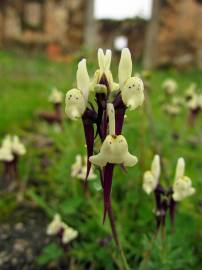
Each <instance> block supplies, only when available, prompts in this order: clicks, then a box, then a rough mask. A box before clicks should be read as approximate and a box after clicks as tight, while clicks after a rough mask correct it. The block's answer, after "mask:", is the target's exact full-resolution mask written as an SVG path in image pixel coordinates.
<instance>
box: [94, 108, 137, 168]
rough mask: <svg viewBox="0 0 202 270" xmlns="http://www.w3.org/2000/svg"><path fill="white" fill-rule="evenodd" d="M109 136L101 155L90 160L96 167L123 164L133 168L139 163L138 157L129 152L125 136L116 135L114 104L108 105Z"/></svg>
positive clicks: (101, 149) (102, 147)
mask: <svg viewBox="0 0 202 270" xmlns="http://www.w3.org/2000/svg"><path fill="white" fill-rule="evenodd" d="M107 112H108V116H109V135H107V137H106V138H105V140H104V142H103V144H102V146H101V148H100V153H99V154H97V155H94V156H91V157H90V158H89V160H90V162H92V163H93V164H94V165H97V166H100V167H104V166H106V164H107V163H112V164H123V165H124V166H126V167H127V166H128V167H132V166H134V165H135V164H136V163H137V157H136V156H133V155H131V154H130V153H129V152H128V143H127V141H126V139H125V138H124V136H122V135H118V136H117V135H115V115H114V107H113V104H111V103H108V105H107Z"/></svg>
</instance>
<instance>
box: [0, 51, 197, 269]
mask: <svg viewBox="0 0 202 270" xmlns="http://www.w3.org/2000/svg"><path fill="white" fill-rule="evenodd" d="M0 60H1V61H0V139H2V138H3V136H4V135H5V134H7V133H11V134H19V135H20V136H21V137H22V138H23V140H24V141H25V143H26V146H27V155H26V156H24V157H23V158H22V160H21V162H20V172H21V176H22V179H23V181H25V182H26V185H27V188H26V199H27V200H34V201H35V203H37V205H38V206H39V207H40V208H42V209H43V210H44V211H45V213H46V214H47V219H49V218H50V219H51V215H52V214H53V213H55V212H60V213H61V215H62V217H63V219H64V220H65V221H66V222H67V223H68V224H69V225H71V226H73V227H74V228H76V229H77V230H78V231H79V239H78V240H77V241H75V242H74V243H73V245H72V248H71V249H70V253H69V255H68V256H70V257H71V258H73V257H74V258H75V268H73V269H76V270H77V269H89V268H88V265H89V264H91V267H92V269H107V270H108V269H109V270H111V269H117V268H119V269H121V268H120V267H119V264H120V260H119V256H118V254H117V253H116V249H115V246H114V244H113V242H112V241H111V242H110V243H108V245H106V246H105V247H104V248H103V247H101V246H100V245H99V240H100V239H102V238H103V237H106V235H108V234H110V228H109V224H108V223H107V224H105V225H104V226H103V225H102V222H101V219H102V194H101V192H98V191H96V190H95V189H94V188H93V183H90V192H91V195H90V196H89V197H88V198H86V197H85V195H84V192H83V189H82V187H81V183H80V182H79V180H75V179H71V177H70V167H71V165H72V163H73V162H74V158H75V155H76V154H78V153H83V154H84V153H85V147H84V136H83V132H82V125H81V123H80V121H76V122H70V121H68V120H65V123H64V129H63V130H62V131H60V132H57V129H56V128H55V127H53V126H48V125H47V124H44V123H42V122H40V121H39V120H38V118H37V112H38V111H43V110H51V104H49V102H48V95H49V92H50V89H51V88H52V87H53V86H56V87H57V88H58V89H60V90H62V91H63V92H64V93H65V92H66V91H67V90H68V89H70V88H71V87H73V86H75V77H76V76H75V71H76V63H54V62H51V61H48V60H47V59H45V58H44V57H42V56H38V57H35V58H34V57H29V56H23V55H20V56H19V55H17V54H15V53H8V52H0ZM95 64H96V63H90V73H91V75H93V73H92V72H93V70H94V69H93V68H94V67H96V66H95ZM134 68H135V67H134ZM135 69H136V68H135ZM113 70H114V71H115V72H116V73H117V70H116V66H113ZM138 70H140V67H139V66H138V67H137V70H135V71H138ZM167 77H173V78H175V79H176V80H177V82H178V84H179V89H178V95H183V93H184V91H185V88H186V87H187V86H188V85H189V84H190V83H191V82H196V83H197V85H198V86H199V88H201V89H202V77H201V73H200V72H199V71H197V70H191V71H184V72H178V71H176V70H174V69H170V70H157V71H155V72H153V73H152V76H151V80H150V84H151V90H150V91H149V99H148V100H147V102H146V103H145V105H144V107H143V108H141V109H137V110H136V111H132V112H128V113H127V119H126V123H125V126H124V130H123V134H124V135H125V136H126V138H127V140H128V144H129V149H130V151H131V152H132V153H134V154H136V155H137V156H138V158H139V163H138V165H136V166H135V167H134V168H129V169H128V171H127V173H126V174H125V173H123V172H122V171H121V170H120V169H119V168H116V170H115V176H114V181H113V192H112V200H113V208H114V214H115V218H116V224H117V227H118V232H119V235H120V238H121V242H122V244H123V248H124V250H125V253H126V257H127V259H128V262H129V265H130V266H131V269H148V270H150V269H155V270H156V269H159V268H161V269H163V270H164V269H165V270H166V269H172V270H173V269H177V270H178V269H179V270H180V269H185V270H186V269H190V268H191V269H194V270H197V269H201V265H202V255H201V248H202V228H201V224H202V215H201V213H202V208H201V207H200V206H199V202H200V200H201V199H202V177H201V175H202V154H201V153H202V125H201V123H202V121H201V120H202V116H201V115H200V117H199V119H197V124H196V125H195V127H194V128H190V127H189V126H188V125H187V110H186V108H183V110H182V113H181V114H180V115H179V116H177V117H176V118H172V119H171V118H170V117H169V116H168V115H166V114H165V113H164V112H163V111H162V106H161V101H162V98H163V96H164V93H163V90H162V89H161V84H162V82H163V80H164V79H165V78H167ZM148 106H150V107H151V112H149V113H147V109H148ZM63 107H64V104H63ZM173 133H177V134H178V135H179V139H178V140H175V139H173V136H172V134H173ZM39 135H40V136H43V138H46V139H47V138H48V139H50V140H52V142H53V145H52V146H51V147H50V146H44V147H36V141H37V139H36V138H37V137H36V136H39ZM193 138H194V140H195V143H190V139H192V140H193ZM157 150H158V151H159V153H160V154H161V157H162V161H163V165H164V168H163V171H162V178H161V181H162V183H163V184H165V185H171V184H172V182H173V178H174V172H175V166H176V161H177V158H178V157H180V156H183V157H184V158H185V160H186V164H187V167H186V174H187V175H188V176H190V177H191V179H192V181H193V185H194V187H196V189H197V192H196V194H195V195H194V196H192V197H190V198H188V199H186V200H185V201H183V202H182V203H181V204H180V205H179V207H178V209H177V211H178V214H177V217H176V229H175V235H174V236H172V237H167V239H166V240H164V243H163V244H162V243H161V240H159V239H156V240H154V241H153V242H154V243H153V242H152V240H151V238H152V234H153V233H154V232H155V221H154V218H153V214H152V210H153V208H154V200H153V197H152V196H150V197H149V196H147V195H145V194H144V192H143V191H142V187H141V185H142V175H143V173H144V171H145V170H148V169H149V168H150V163H151V160H152V158H153V155H154V154H155V153H156V151H157ZM44 159H46V160H48V165H47V166H45V167H44V166H43V163H42V160H44ZM96 181H97V182H99V179H97V180H96ZM11 198H12V196H11V195H10V194H9V195H5V194H4V196H2V197H1V198H0V211H1V212H3V213H4V217H1V218H0V220H2V222H3V221H4V219H5V217H6V219H7V220H9V218H12V211H14V209H15V207H14V205H13V201H12V200H11ZM14 199H15V196H13V200H14ZM9 207H10V208H9ZM16 207H17V205H16ZM5 208H7V209H8V211H5ZM6 213H7V214H6ZM168 227H169V226H168ZM168 231H169V228H168ZM53 242H54V240H53ZM151 243H153V244H151ZM151 247H152V248H151ZM56 248H58V249H59V247H55V246H50V248H49V249H47V247H46V250H45V252H44V254H43V256H45V258H44V257H43V256H42V257H40V259H39V262H43V263H44V261H45V262H46V261H48V260H49V259H53V258H54V259H55V257H54V256H53V253H54V252H55V249H56ZM148 249H150V250H151V256H150V257H149V259H148V261H149V262H148V265H147V267H146V268H144V266H143V265H142V264H140V261H141V260H142V258H143V257H144V255H145V252H146V251H147V250H148ZM50 253H51V255H50ZM47 254H49V255H47ZM56 254H59V255H58V256H61V252H59V251H58V252H56Z"/></svg>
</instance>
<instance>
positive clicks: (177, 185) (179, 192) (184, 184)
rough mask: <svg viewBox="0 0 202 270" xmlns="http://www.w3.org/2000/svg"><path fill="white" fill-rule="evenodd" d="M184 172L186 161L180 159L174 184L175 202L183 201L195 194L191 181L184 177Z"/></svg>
mask: <svg viewBox="0 0 202 270" xmlns="http://www.w3.org/2000/svg"><path fill="white" fill-rule="evenodd" d="M184 171H185V161H184V159H183V158H179V159H178V162H177V167H176V174H175V181H174V184H173V199H174V200H175V201H181V200H183V199H184V198H186V197H188V196H191V195H192V194H194V193H195V189H194V188H193V187H192V182H191V179H190V178H189V177H187V176H185V175H184Z"/></svg>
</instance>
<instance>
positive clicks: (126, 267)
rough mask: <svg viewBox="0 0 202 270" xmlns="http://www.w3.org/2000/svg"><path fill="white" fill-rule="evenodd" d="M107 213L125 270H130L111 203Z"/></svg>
mask: <svg viewBox="0 0 202 270" xmlns="http://www.w3.org/2000/svg"><path fill="white" fill-rule="evenodd" d="M107 211H108V217H109V221H110V225H111V230H112V235H113V238H114V241H115V243H116V246H117V249H118V251H119V253H120V255H121V259H122V263H123V266H124V269H125V270H130V267H129V265H128V262H127V259H126V256H125V253H124V251H123V248H122V246H121V244H120V241H119V237H118V234H117V231H116V226H115V222H114V216H113V212H112V207H111V202H109V208H108V210H107Z"/></svg>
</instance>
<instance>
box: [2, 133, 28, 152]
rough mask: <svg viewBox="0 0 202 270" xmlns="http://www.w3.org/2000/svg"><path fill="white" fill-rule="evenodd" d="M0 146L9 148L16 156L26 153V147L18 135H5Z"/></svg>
mask: <svg viewBox="0 0 202 270" xmlns="http://www.w3.org/2000/svg"><path fill="white" fill-rule="evenodd" d="M2 148H6V149H10V152H11V153H12V154H13V155H17V156H22V155H24V154H25V153H26V148H25V146H24V144H23V143H22V142H21V141H20V139H19V137H18V136H10V135H7V136H6V137H5V138H4V140H3V141H2Z"/></svg>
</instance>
